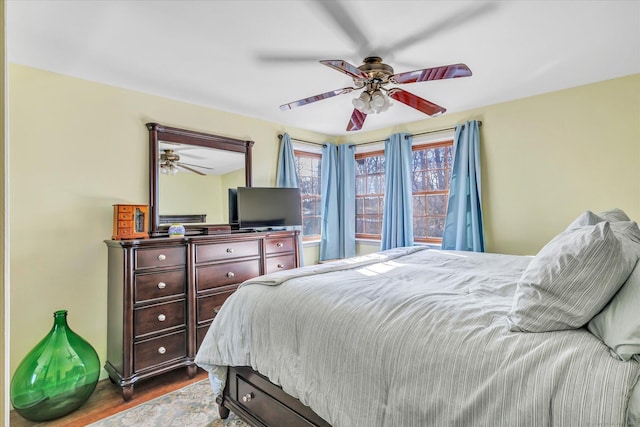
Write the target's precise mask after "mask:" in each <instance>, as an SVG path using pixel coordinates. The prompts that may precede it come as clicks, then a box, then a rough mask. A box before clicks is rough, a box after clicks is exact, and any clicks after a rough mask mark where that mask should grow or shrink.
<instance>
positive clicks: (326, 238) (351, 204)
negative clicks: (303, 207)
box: [320, 143, 356, 261]
mask: <svg viewBox="0 0 640 427" xmlns="http://www.w3.org/2000/svg"><path fill="white" fill-rule="evenodd" d="M321 195H322V229H321V238H320V261H324V260H329V259H337V258H349V257H352V256H355V255H356V229H355V205H356V170H355V147H354V146H353V145H352V144H341V145H338V146H337V147H336V146H335V145H334V144H329V143H327V144H325V145H324V147H323V149H322V188H321Z"/></svg>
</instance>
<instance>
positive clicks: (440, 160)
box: [427, 147, 447, 169]
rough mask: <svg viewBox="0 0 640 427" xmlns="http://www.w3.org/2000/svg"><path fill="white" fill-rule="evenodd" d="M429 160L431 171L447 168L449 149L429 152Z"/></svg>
mask: <svg viewBox="0 0 640 427" xmlns="http://www.w3.org/2000/svg"><path fill="white" fill-rule="evenodd" d="M427 159H428V162H427V167H428V168H429V169H441V168H445V167H447V147H439V148H432V149H430V150H427Z"/></svg>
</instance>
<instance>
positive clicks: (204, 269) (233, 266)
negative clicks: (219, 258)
mask: <svg viewBox="0 0 640 427" xmlns="http://www.w3.org/2000/svg"><path fill="white" fill-rule="evenodd" d="M259 275H260V260H259V259H251V260H247V261H236V262H226V263H224V264H212V265H202V266H199V267H196V289H197V290H198V291H203V290H205V289H211V288H216V287H219V286H227V285H233V284H236V283H241V282H244V281H245V280H247V279H251V278H254V277H257V276H259Z"/></svg>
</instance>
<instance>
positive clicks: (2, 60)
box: [0, 0, 9, 425]
mask: <svg viewBox="0 0 640 427" xmlns="http://www.w3.org/2000/svg"><path fill="white" fill-rule="evenodd" d="M5 5H6V4H5V1H4V0H0V99H1V100H2V111H1V112H0V242H2V244H0V307H2V314H1V315H0V330H1V331H2V339H0V384H2V387H0V424H2V425H9V406H8V404H7V402H6V401H5V400H6V399H8V396H7V395H6V394H5V388H6V387H7V384H6V382H5V357H4V355H5V339H7V335H6V333H7V331H6V330H5V314H6V312H5V299H4V294H5V283H4V277H5V263H4V259H5V238H6V236H5V232H4V231H5V230H4V227H5V221H6V218H5V202H4V201H5V194H6V191H5V187H6V182H7V181H6V179H5V178H6V177H5V175H6V169H5V148H6V144H5V114H6V111H7V109H6V108H5V107H6V97H5V85H6V73H5V71H6V54H5V53H6V49H5V40H6V38H5V25H4V17H5Z"/></svg>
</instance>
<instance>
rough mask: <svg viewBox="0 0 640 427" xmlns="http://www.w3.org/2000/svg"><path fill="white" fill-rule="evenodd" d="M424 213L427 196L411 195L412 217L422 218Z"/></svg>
mask: <svg viewBox="0 0 640 427" xmlns="http://www.w3.org/2000/svg"><path fill="white" fill-rule="evenodd" d="M426 211H427V196H425V195H415V194H414V195H413V217H414V218H417V217H421V216H424V213H425V212H426ZM414 228H415V227H414ZM414 234H415V233H414Z"/></svg>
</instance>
